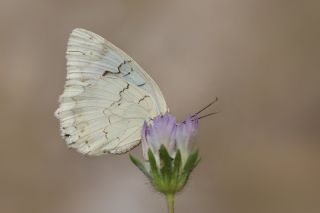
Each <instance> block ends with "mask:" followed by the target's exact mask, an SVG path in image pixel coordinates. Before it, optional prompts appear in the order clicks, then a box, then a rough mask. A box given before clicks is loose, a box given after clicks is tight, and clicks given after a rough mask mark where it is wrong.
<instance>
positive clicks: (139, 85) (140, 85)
mask: <svg viewBox="0 0 320 213" xmlns="http://www.w3.org/2000/svg"><path fill="white" fill-rule="evenodd" d="M145 84H146V82H144V83H142V84H138V85H137V86H138V87H142V86H144V85H145Z"/></svg>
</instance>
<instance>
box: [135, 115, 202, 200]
mask: <svg viewBox="0 0 320 213" xmlns="http://www.w3.org/2000/svg"><path fill="white" fill-rule="evenodd" d="M197 127H198V116H197V115H196V114H195V115H193V116H188V117H187V118H186V119H185V120H184V121H183V122H181V123H177V122H176V118H175V117H174V116H173V115H171V114H170V113H165V114H164V115H159V116H157V117H155V118H153V119H152V120H151V121H150V122H149V123H148V122H145V123H144V125H143V128H142V150H143V157H144V159H145V161H146V163H145V164H143V163H141V162H140V161H139V160H138V159H136V158H135V157H133V156H131V155H130V159H131V161H132V162H133V163H134V164H135V165H136V166H137V167H138V168H139V169H140V170H141V171H142V172H143V173H144V174H145V175H146V176H147V177H148V178H149V180H150V182H151V183H152V185H153V186H154V188H155V189H156V190H158V191H159V192H162V193H164V194H165V195H166V196H168V195H170V196H171V195H174V194H175V193H176V192H178V191H180V190H181V189H182V188H183V187H184V185H185V184H186V182H187V180H188V177H189V175H190V173H191V171H192V170H193V169H194V168H195V167H196V165H197V164H198V162H199V158H198V151H197V150H193V148H192V143H191V139H192V138H193V136H194V135H195V134H196V131H197Z"/></svg>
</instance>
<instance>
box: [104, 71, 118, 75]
mask: <svg viewBox="0 0 320 213" xmlns="http://www.w3.org/2000/svg"><path fill="white" fill-rule="evenodd" d="M119 73H120V71H118V72H111V71H109V70H106V71H104V72H103V74H102V76H106V75H108V74H119Z"/></svg>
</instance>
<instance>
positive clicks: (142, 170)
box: [129, 154, 152, 180]
mask: <svg viewBox="0 0 320 213" xmlns="http://www.w3.org/2000/svg"><path fill="white" fill-rule="evenodd" d="M129 157H130V160H131V161H132V163H133V164H134V165H136V167H138V168H139V169H140V171H141V172H142V173H143V174H144V175H145V176H147V178H149V179H150V180H152V178H151V176H150V174H149V172H148V171H147V169H146V167H145V166H144V165H143V164H142V163H141V161H140V160H138V159H137V158H136V157H134V156H132V155H131V154H130V155H129Z"/></svg>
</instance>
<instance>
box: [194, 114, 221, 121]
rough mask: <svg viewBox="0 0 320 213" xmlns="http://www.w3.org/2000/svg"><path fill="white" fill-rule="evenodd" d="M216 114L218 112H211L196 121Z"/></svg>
mask: <svg viewBox="0 0 320 213" xmlns="http://www.w3.org/2000/svg"><path fill="white" fill-rule="evenodd" d="M217 113H218V112H212V113H209V114H206V115H203V116H200V117H199V118H198V120H200V119H202V118H205V117H209V116H211V115H215V114H217Z"/></svg>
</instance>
